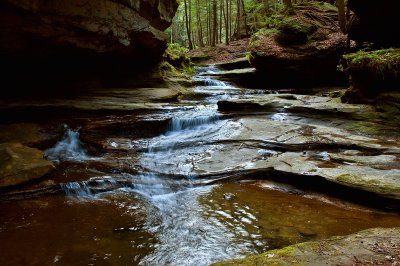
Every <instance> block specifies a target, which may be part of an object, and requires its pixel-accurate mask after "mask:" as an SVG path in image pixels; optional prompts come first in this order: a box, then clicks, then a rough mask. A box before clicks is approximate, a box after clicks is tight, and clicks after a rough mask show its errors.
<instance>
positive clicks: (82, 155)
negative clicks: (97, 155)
mask: <svg viewBox="0 0 400 266" xmlns="http://www.w3.org/2000/svg"><path fill="white" fill-rule="evenodd" d="M65 128H66V132H65V134H64V137H63V139H62V140H60V141H59V142H57V143H56V145H54V147H52V148H50V149H47V150H46V151H45V155H46V157H47V158H48V159H49V160H52V161H55V162H60V161H80V160H88V159H90V158H91V157H90V156H89V155H88V153H87V151H86V150H85V149H84V148H83V146H82V143H81V141H80V140H79V130H78V129H77V130H72V129H71V128H68V127H67V126H65Z"/></svg>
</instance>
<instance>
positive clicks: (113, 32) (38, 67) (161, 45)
mask: <svg viewBox="0 0 400 266" xmlns="http://www.w3.org/2000/svg"><path fill="white" fill-rule="evenodd" d="M177 6H178V4H177V2H176V1H175V0H162V1H143V0H142V1H140V0H135V1H125V0H68V1H67V0H62V1H57V0H51V1H45V0H33V1H30V0H6V1H2V3H0V21H1V25H2V26H1V27H0V40H1V41H0V56H1V59H2V60H1V61H2V65H3V66H4V67H6V69H7V71H8V72H7V74H6V75H5V76H6V77H7V76H11V77H10V83H12V82H17V81H18V80H19V79H18V77H20V76H24V77H25V79H37V80H43V79H47V80H51V79H57V77H58V76H62V77H64V80H67V81H68V80H71V78H72V77H74V78H75V76H77V75H78V79H79V75H81V77H85V78H87V79H90V78H88V77H90V76H95V77H96V75H97V76H104V74H105V73H110V72H113V71H114V72H116V73H118V72H122V71H127V72H129V74H130V75H132V73H135V71H132V68H128V66H131V65H140V68H143V67H144V66H152V65H154V64H156V63H157V62H159V60H160V58H161V56H162V54H163V52H164V50H165V48H166V35H165V33H164V32H163V31H164V30H165V29H166V28H167V27H168V26H169V25H170V24H171V22H172V18H173V16H174V15H175V11H176V9H177ZM116 66H119V67H120V68H116ZM99 70H101V71H102V72H101V73H100V74H98V72H100V71H99ZM77 73H78V74H77ZM45 74H47V75H45ZM42 75H43V76H42ZM43 83H45V82H43ZM64 83H65V82H64ZM26 84H30V83H29V82H26Z"/></svg>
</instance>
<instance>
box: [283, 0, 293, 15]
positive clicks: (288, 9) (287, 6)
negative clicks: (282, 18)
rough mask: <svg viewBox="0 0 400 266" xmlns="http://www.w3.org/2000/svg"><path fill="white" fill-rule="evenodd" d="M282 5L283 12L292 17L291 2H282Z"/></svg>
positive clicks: (285, 0)
mask: <svg viewBox="0 0 400 266" xmlns="http://www.w3.org/2000/svg"><path fill="white" fill-rule="evenodd" d="M283 4H284V5H285V11H286V12H287V13H288V14H290V15H292V14H294V11H293V5H292V0H283Z"/></svg>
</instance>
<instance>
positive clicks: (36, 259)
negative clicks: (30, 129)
mask: <svg viewBox="0 0 400 266" xmlns="http://www.w3.org/2000/svg"><path fill="white" fill-rule="evenodd" d="M197 70H198V74H197V75H196V76H195V77H193V79H194V81H195V84H197V85H195V86H194V87H193V88H191V94H184V95H183V97H182V98H181V99H180V100H179V101H177V102H171V103H152V104H154V105H155V104H157V107H156V108H154V109H151V110H148V109H146V110H142V109H138V110H134V111H132V113H129V112H125V113H123V114H104V115H96V116H89V115H88V114H85V112H82V114H80V115H79V116H77V117H73V118H71V117H67V116H65V117H62V115H61V116H59V117H58V118H57V119H55V120H54V121H52V122H51V123H49V122H48V121H46V122H43V121H41V122H39V123H44V124H45V123H46V125H50V126H49V128H54V127H58V128H62V130H63V132H64V133H63V134H64V135H63V137H62V138H61V139H59V140H58V142H57V143H56V144H55V145H54V146H53V147H51V148H48V149H47V150H46V151H45V154H46V157H47V158H48V159H50V160H52V161H53V162H54V163H55V164H56V167H57V170H56V171H55V173H53V177H54V182H55V183H59V184H60V187H61V188H62V193H58V194H54V195H42V196H40V197H33V198H27V199H23V200H15V201H4V202H2V201H0V213H1V215H0V249H1V250H2V256H1V257H0V265H4V266H5V265H196V266H200V265H209V264H211V263H213V262H217V261H221V260H228V259H233V258H241V257H244V256H249V255H252V254H259V253H261V252H265V251H267V250H270V249H274V248H280V247H284V246H287V245H291V244H295V243H299V242H304V241H309V240H314V239H322V238H328V237H331V236H335V235H347V234H351V233H354V232H357V231H360V230H363V229H367V228H372V227H395V226H400V216H399V214H398V213H397V212H395V211H393V212H390V211H387V210H385V209H384V208H382V209H376V208H372V207H367V206H364V205H362V204H359V202H352V201H346V200H343V199H340V198H339V197H335V196H334V195H328V194H325V193H321V192H319V191H315V190H306V189H302V188H299V187H297V186H295V185H293V184H287V183H286V182H278V180H276V179H273V178H272V179H271V178H269V175H270V174H267V173H265V172H263V171H257V169H258V168H257V167H258V165H259V164H260V163H261V162H262V161H263V160H265V158H267V157H271V156H272V157H273V156H275V155H276V154H278V153H279V152H281V150H282V149H274V148H273V147H265V146H260V144H257V145H256V144H254V143H256V139H255V138H254V137H249V136H247V137H246V136H244V133H243V130H244V129H245V128H246V127H249V126H248V125H249V124H246V123H250V122H251V123H254V124H258V125H259V124H260V123H261V122H259V121H264V120H265V121H268V123H274V124H273V125H275V126H276V128H277V127H278V126H280V125H281V124H285V125H286V124H288V125H290V126H293V125H296V126H297V125H301V129H302V130H303V129H304V126H305V125H310V124H316V125H318V126H321V127H323V126H325V127H326V126H327V125H328V124H329V125H331V124H333V125H335V123H336V122H337V125H339V124H340V125H342V124H341V121H342V120H346V119H348V118H346V117H338V116H335V117H331V118H329V117H328V118H326V117H325V118H324V117H323V115H324V114H302V113H300V112H298V113H288V112H285V111H284V109H282V108H281V109H279V110H277V111H276V110H274V111H271V112H267V111H257V112H252V113H249V112H247V113H243V114H239V115H238V114H233V113H229V112H221V111H219V109H218V106H217V103H218V102H220V101H227V100H232V99H242V98H245V97H252V96H256V97H258V96H260V95H261V96H262V95H264V94H271V95H274V94H277V92H275V91H265V90H256V89H246V88H239V87H236V86H235V85H233V84H229V83H228V82H222V81H219V80H218V79H216V78H214V76H215V75H216V74H218V73H219V72H220V71H221V70H219V69H218V68H216V67H215V66H213V65H210V66H205V67H198V69H197ZM124 93H128V92H125V91H124V92H121V91H113V94H112V97H114V98H115V101H116V102H118V101H119V99H122V98H123V96H124V95H125V94H124ZM129 94H130V95H131V94H132V95H133V94H135V91H130V92H129ZM193 95H194V96H195V97H194V96H193ZM90 97H91V96H87V99H91V98H90ZM96 97H97V98H96V99H99V98H100V97H102V96H96ZM107 97H108V96H107ZM132 97H136V96H132ZM114 98H113V99H114ZM84 99H85V98H84V97H83V98H80V99H79V100H77V101H78V102H77V103H76V105H78V104H82V101H84ZM79 101H80V102H79ZM60 102H61V100H60ZM56 103H57V100H55V101H54V104H56ZM111 104H112V103H111ZM127 104H128V103H127ZM52 108H57V106H56V107H54V106H52ZM248 121H250V122H248ZM254 121H255V122H254ZM280 123H281V124H280ZM143 125H146V126H143ZM141 126H142V127H143V128H138V129H136V128H135V127H141ZM147 127H148V128H147ZM334 127H335V126H334ZM145 128H147V129H146V130H145ZM154 128H156V129H157V130H153V129H154ZM276 128H274V130H277V129H276ZM337 128H340V126H338V127H337ZM342 129H343V130H344V129H345V128H342ZM296 130H297V128H296ZM138 132H139V133H138ZM261 132H263V131H261ZM296 132H303V133H301V134H303V135H306V134H307V132H306V131H304V130H303V131H299V130H297V131H296ZM304 132H305V133H304ZM248 134H250V133H248ZM245 137H246V138H245ZM397 137H398V136H397V135H396V136H388V137H387V138H392V139H393V138H397ZM244 138H245V140H243V143H241V142H240V141H237V140H241V139H244ZM276 138H277V139H278V137H276ZM89 141H93V143H95V142H96V143H101V145H102V147H103V148H104V151H103V152H101V153H100V152H97V153H94V152H92V150H91V149H90V145H91V143H88V142H89ZM101 145H98V146H101ZM313 156H314V157H318V158H317V159H318V160H319V162H321V164H322V163H325V164H326V163H327V161H329V160H330V156H331V155H330V151H326V150H324V149H321V150H318V151H316V153H315V154H314V155H313ZM332 163H336V161H333V162H332ZM321 167H322V166H321Z"/></svg>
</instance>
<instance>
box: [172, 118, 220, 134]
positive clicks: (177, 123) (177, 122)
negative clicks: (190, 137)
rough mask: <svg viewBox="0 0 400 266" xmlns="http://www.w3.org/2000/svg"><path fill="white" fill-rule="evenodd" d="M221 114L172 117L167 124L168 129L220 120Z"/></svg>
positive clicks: (178, 128) (181, 128)
mask: <svg viewBox="0 0 400 266" xmlns="http://www.w3.org/2000/svg"><path fill="white" fill-rule="evenodd" d="M220 118H221V116H220V115H217V114H214V115H210V116H196V117H189V118H188V117H183V118H181V117H173V118H171V122H170V125H169V131H180V130H185V129H190V128H194V127H198V126H201V125H205V124H211V123H214V122H216V121H218V120H220Z"/></svg>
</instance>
